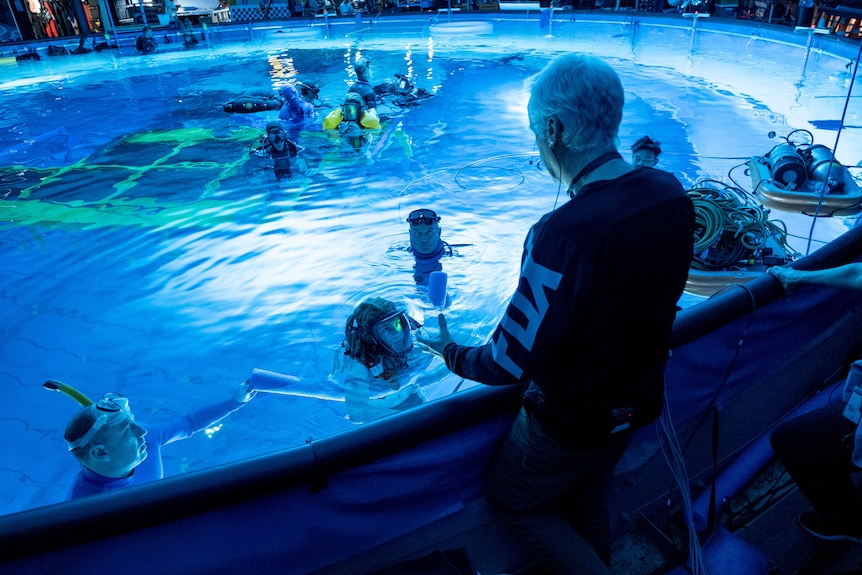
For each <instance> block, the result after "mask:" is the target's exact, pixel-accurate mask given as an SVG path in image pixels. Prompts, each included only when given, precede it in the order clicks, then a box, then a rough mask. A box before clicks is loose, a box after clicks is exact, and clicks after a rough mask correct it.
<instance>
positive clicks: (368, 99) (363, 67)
mask: <svg viewBox="0 0 862 575" xmlns="http://www.w3.org/2000/svg"><path fill="white" fill-rule="evenodd" d="M353 71H354V72H356V81H355V82H354V83H353V84H352V85H351V86H350V88H349V89H348V90H347V91H348V92H354V93H356V94H359V95H360V96H362V100H363V101H364V102H365V108H366V109H368V110H373V109H375V108H377V94H375V93H374V88H373V87H372V86H371V62H370V61H369V60H367V59H365V58H360V59H359V60H357V61H356V63H355V64H354V65H353Z"/></svg>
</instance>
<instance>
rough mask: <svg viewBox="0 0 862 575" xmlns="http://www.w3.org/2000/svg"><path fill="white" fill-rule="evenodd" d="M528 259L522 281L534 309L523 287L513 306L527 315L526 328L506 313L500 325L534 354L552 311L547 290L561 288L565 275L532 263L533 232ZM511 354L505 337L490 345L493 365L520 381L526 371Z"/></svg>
mask: <svg viewBox="0 0 862 575" xmlns="http://www.w3.org/2000/svg"><path fill="white" fill-rule="evenodd" d="M526 247H527V255H526V257H525V258H524V265H523V266H522V267H521V278H522V279H523V280H525V281H526V284H527V285H528V286H529V289H530V292H531V294H532V296H533V300H534V301H535V302H536V303H535V305H534V304H533V303H532V302H530V300H529V299H528V298H527V297H526V296H525V295H524V294H522V293H521V291H520V286H519V289H518V291H515V295H514V296H512V301H511V302H510V303H509V305H510V306H512V307H515V308H517V309H518V311H520V312H521V313H522V314H524V317H525V318H526V319H527V324H526V325H525V326H523V327H522V326H520V325H519V324H518V323H517V322H516V321H514V320H513V319H512V318H511V317H510V316H509V314H508V313H507V314H506V315H505V316H503V319H502V321H500V328H501V329H502V331H504V332H506V333H507V334H509V335H511V336H512V337H513V338H515V339H516V340H517V341H518V343H520V344H521V345H522V346H524V349H526V350H527V351H531V350H532V349H533V343H534V342H535V341H536V334H537V333H538V331H539V326H540V325H541V324H542V320H543V319H544V318H545V315H546V314H547V313H548V308H549V307H550V305H549V303H548V297H547V295H546V294H545V288H549V289H552V290H556V289H557V287H559V285H560V280H562V278H563V274H561V273H559V272H555V271H554V270H551V269H549V268H546V267H545V266H543V265H540V264H537V263H536V262H535V261H534V260H533V232H532V231H531V232H530V235H529V236H528V237H527V246H526ZM507 351H508V343H507V341H506V338H505V337H504V335H503V334H502V333H500V334H499V337H497V338H496V339H494V340H493V341H492V342H491V352H492V356H493V358H494V361H495V362H496V363H497V364H498V365H499V366H500V367H502V368H503V369H505V370H506V371H508V372H509V373H511V374H512V375H513V376H515V378H516V379H521V375H523V373H524V370H523V368H522V367H521V366H519V365H518V364H517V363H516V362H515V360H514V359H513V358H511V357H510V356H509V355H508V354H507V353H506V352H507Z"/></svg>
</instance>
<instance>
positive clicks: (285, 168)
mask: <svg viewBox="0 0 862 575" xmlns="http://www.w3.org/2000/svg"><path fill="white" fill-rule="evenodd" d="M251 153H252V154H254V155H256V156H259V157H269V158H272V160H273V169H274V170H275V177H276V179H277V180H283V179H285V178H290V177H291V176H292V175H293V172H292V171H291V169H290V160H291V158H295V157H296V156H297V155H298V154H299V150H298V148H297V147H296V144H295V143H294V142H293V140H291V139H290V136H288V134H287V131H286V130H285V129H284V125H283V124H282V123H281V122H269V123H268V124H267V125H266V134H264V135H262V136H260V138H258V139H257V140H256V141H255V142H254V143H252V149H251Z"/></svg>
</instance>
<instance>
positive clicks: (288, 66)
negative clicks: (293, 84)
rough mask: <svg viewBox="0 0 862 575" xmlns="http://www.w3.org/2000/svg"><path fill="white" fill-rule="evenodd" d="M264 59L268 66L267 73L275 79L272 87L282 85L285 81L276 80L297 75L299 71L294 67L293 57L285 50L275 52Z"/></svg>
mask: <svg viewBox="0 0 862 575" xmlns="http://www.w3.org/2000/svg"><path fill="white" fill-rule="evenodd" d="M266 59H267V62H268V63H269V67H270V73H269V74H270V76H271V77H272V78H273V79H274V80H276V81H274V82H273V87H274V88H278V87H280V86H283V85H284V84H285V83H286V82H283V81H282V82H279V81H278V80H288V79H290V78H295V77H297V76H298V75H299V71H298V70H297V69H296V66H295V64H294V61H293V57H292V56H290V55H289V54H288V53H287V52H276V53H274V54H270V55H269V56H267V58H266Z"/></svg>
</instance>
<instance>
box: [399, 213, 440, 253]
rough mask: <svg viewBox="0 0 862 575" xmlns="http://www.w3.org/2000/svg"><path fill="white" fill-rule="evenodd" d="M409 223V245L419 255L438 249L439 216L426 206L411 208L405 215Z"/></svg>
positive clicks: (434, 251)
mask: <svg viewBox="0 0 862 575" xmlns="http://www.w3.org/2000/svg"><path fill="white" fill-rule="evenodd" d="M407 223H408V224H410V247H411V249H412V250H413V252H414V253H415V254H417V255H419V256H427V255H431V254H434V253H436V252H437V251H439V249H440V244H441V242H442V240H441V239H440V216H438V215H437V213H436V212H435V211H434V210H429V209H427V208H423V209H419V210H413V211H412V212H410V215H408V216H407Z"/></svg>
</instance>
